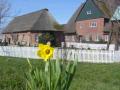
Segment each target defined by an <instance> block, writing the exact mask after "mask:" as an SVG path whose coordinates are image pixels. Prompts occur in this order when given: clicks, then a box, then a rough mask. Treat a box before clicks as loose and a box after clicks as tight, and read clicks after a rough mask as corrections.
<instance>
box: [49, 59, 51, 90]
mask: <svg viewBox="0 0 120 90" xmlns="http://www.w3.org/2000/svg"><path fill="white" fill-rule="evenodd" d="M49 74H50V90H51V62H50V60H49Z"/></svg>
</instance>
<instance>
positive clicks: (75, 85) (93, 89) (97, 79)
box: [0, 57, 120, 90]
mask: <svg viewBox="0 0 120 90" xmlns="http://www.w3.org/2000/svg"><path fill="white" fill-rule="evenodd" d="M32 65H34V66H36V65H37V66H38V67H39V68H42V65H43V62H42V61H40V60H32ZM28 68H29V66H28V63H27V61H26V59H19V58H6V57H0V90H25V77H24V74H25V72H27V71H28ZM70 90H120V64H117V63H114V64H89V63H79V64H78V66H77V70H76V74H75V77H74V79H73V82H72V85H71V87H70Z"/></svg>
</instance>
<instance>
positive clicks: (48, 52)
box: [37, 44, 54, 61]
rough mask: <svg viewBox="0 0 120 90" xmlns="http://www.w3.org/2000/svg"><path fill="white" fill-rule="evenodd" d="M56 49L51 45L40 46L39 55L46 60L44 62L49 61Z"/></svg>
mask: <svg viewBox="0 0 120 90" xmlns="http://www.w3.org/2000/svg"><path fill="white" fill-rule="evenodd" d="M53 52H54V48H52V47H50V45H44V44H39V50H38V52H37V55H38V56H39V57H41V58H42V59H44V61H48V60H49V59H50V58H52V57H53Z"/></svg>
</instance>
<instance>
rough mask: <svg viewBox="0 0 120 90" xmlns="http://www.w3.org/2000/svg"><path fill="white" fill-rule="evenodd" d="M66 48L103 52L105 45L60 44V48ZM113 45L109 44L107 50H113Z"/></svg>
mask: <svg viewBox="0 0 120 90" xmlns="http://www.w3.org/2000/svg"><path fill="white" fill-rule="evenodd" d="M64 45H65V46H66V47H74V48H79V49H97V50H98V49H99V50H103V49H104V50H105V49H106V48H107V44H91V43H77V42H65V43H64V42H62V46H64ZM114 49H115V45H114V44H110V46H109V50H114Z"/></svg>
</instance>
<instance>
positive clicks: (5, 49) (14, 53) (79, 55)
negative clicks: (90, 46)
mask: <svg viewBox="0 0 120 90" xmlns="http://www.w3.org/2000/svg"><path fill="white" fill-rule="evenodd" d="M36 52H37V47H12V46H0V56H10V57H20V58H32V59H39V57H38V56H37V54H36ZM61 58H62V59H65V60H78V61H79V62H90V63H114V62H120V51H104V50H80V49H60V48H56V49H55V52H54V56H53V59H61Z"/></svg>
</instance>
